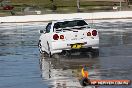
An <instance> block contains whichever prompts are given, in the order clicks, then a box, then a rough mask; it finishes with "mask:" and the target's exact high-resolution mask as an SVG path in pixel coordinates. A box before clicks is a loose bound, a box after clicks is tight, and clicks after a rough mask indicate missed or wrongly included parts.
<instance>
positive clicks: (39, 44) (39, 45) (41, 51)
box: [38, 41, 43, 54]
mask: <svg viewBox="0 0 132 88" xmlns="http://www.w3.org/2000/svg"><path fill="white" fill-rule="evenodd" d="M38 48H39V52H40V53H41V54H42V53H43V50H42V45H41V42H40V41H39V42H38Z"/></svg>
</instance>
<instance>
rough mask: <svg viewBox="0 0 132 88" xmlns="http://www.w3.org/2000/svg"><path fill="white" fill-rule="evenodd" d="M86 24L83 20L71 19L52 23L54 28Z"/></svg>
mask: <svg viewBox="0 0 132 88" xmlns="http://www.w3.org/2000/svg"><path fill="white" fill-rule="evenodd" d="M84 25H88V24H87V23H86V22H85V21H84V20H73V21H64V22H57V23H55V25H54V28H55V29H58V28H66V27H75V26H78V27H79V26H84Z"/></svg>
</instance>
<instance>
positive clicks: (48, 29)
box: [46, 23, 52, 33]
mask: <svg viewBox="0 0 132 88" xmlns="http://www.w3.org/2000/svg"><path fill="white" fill-rule="evenodd" d="M51 24H52V23H49V24H48V25H47V26H46V33H49V32H50V29H51Z"/></svg>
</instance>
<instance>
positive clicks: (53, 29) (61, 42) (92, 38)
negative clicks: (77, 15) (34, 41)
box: [38, 19, 99, 57]
mask: <svg viewBox="0 0 132 88" xmlns="http://www.w3.org/2000/svg"><path fill="white" fill-rule="evenodd" d="M40 33H41V36H40V38H39V43H38V46H39V50H40V53H47V54H48V55H49V56H50V57H51V56H52V55H53V54H63V55H69V54H71V53H72V52H82V53H83V52H84V53H85V52H92V54H93V55H99V50H98V49H99V35H98V31H97V30H96V29H93V28H91V27H90V26H89V24H87V23H86V22H85V21H84V20H82V19H71V20H58V21H52V22H49V23H48V24H47V26H46V29H45V30H40Z"/></svg>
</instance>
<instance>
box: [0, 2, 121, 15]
mask: <svg viewBox="0 0 132 88" xmlns="http://www.w3.org/2000/svg"><path fill="white" fill-rule="evenodd" d="M10 4H12V5H13V6H14V7H15V8H14V11H15V12H16V13H21V11H22V9H24V8H26V7H33V6H35V7H38V8H40V10H42V11H44V12H45V13H52V11H49V10H50V8H51V6H52V3H51V2H50V0H11V3H10ZM54 4H55V5H56V6H57V10H56V13H69V12H77V6H76V0H54ZM114 4H115V2H107V1H105V2H101V1H100V2H99V1H98V2H92V1H85V0H80V8H81V11H82V12H90V11H92V12H93V11H99V10H100V11H102V10H112V7H113V5H114ZM116 4H117V5H119V3H116ZM96 7H98V8H96ZM0 12H1V11H0ZM7 12H8V11H7Z"/></svg>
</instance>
